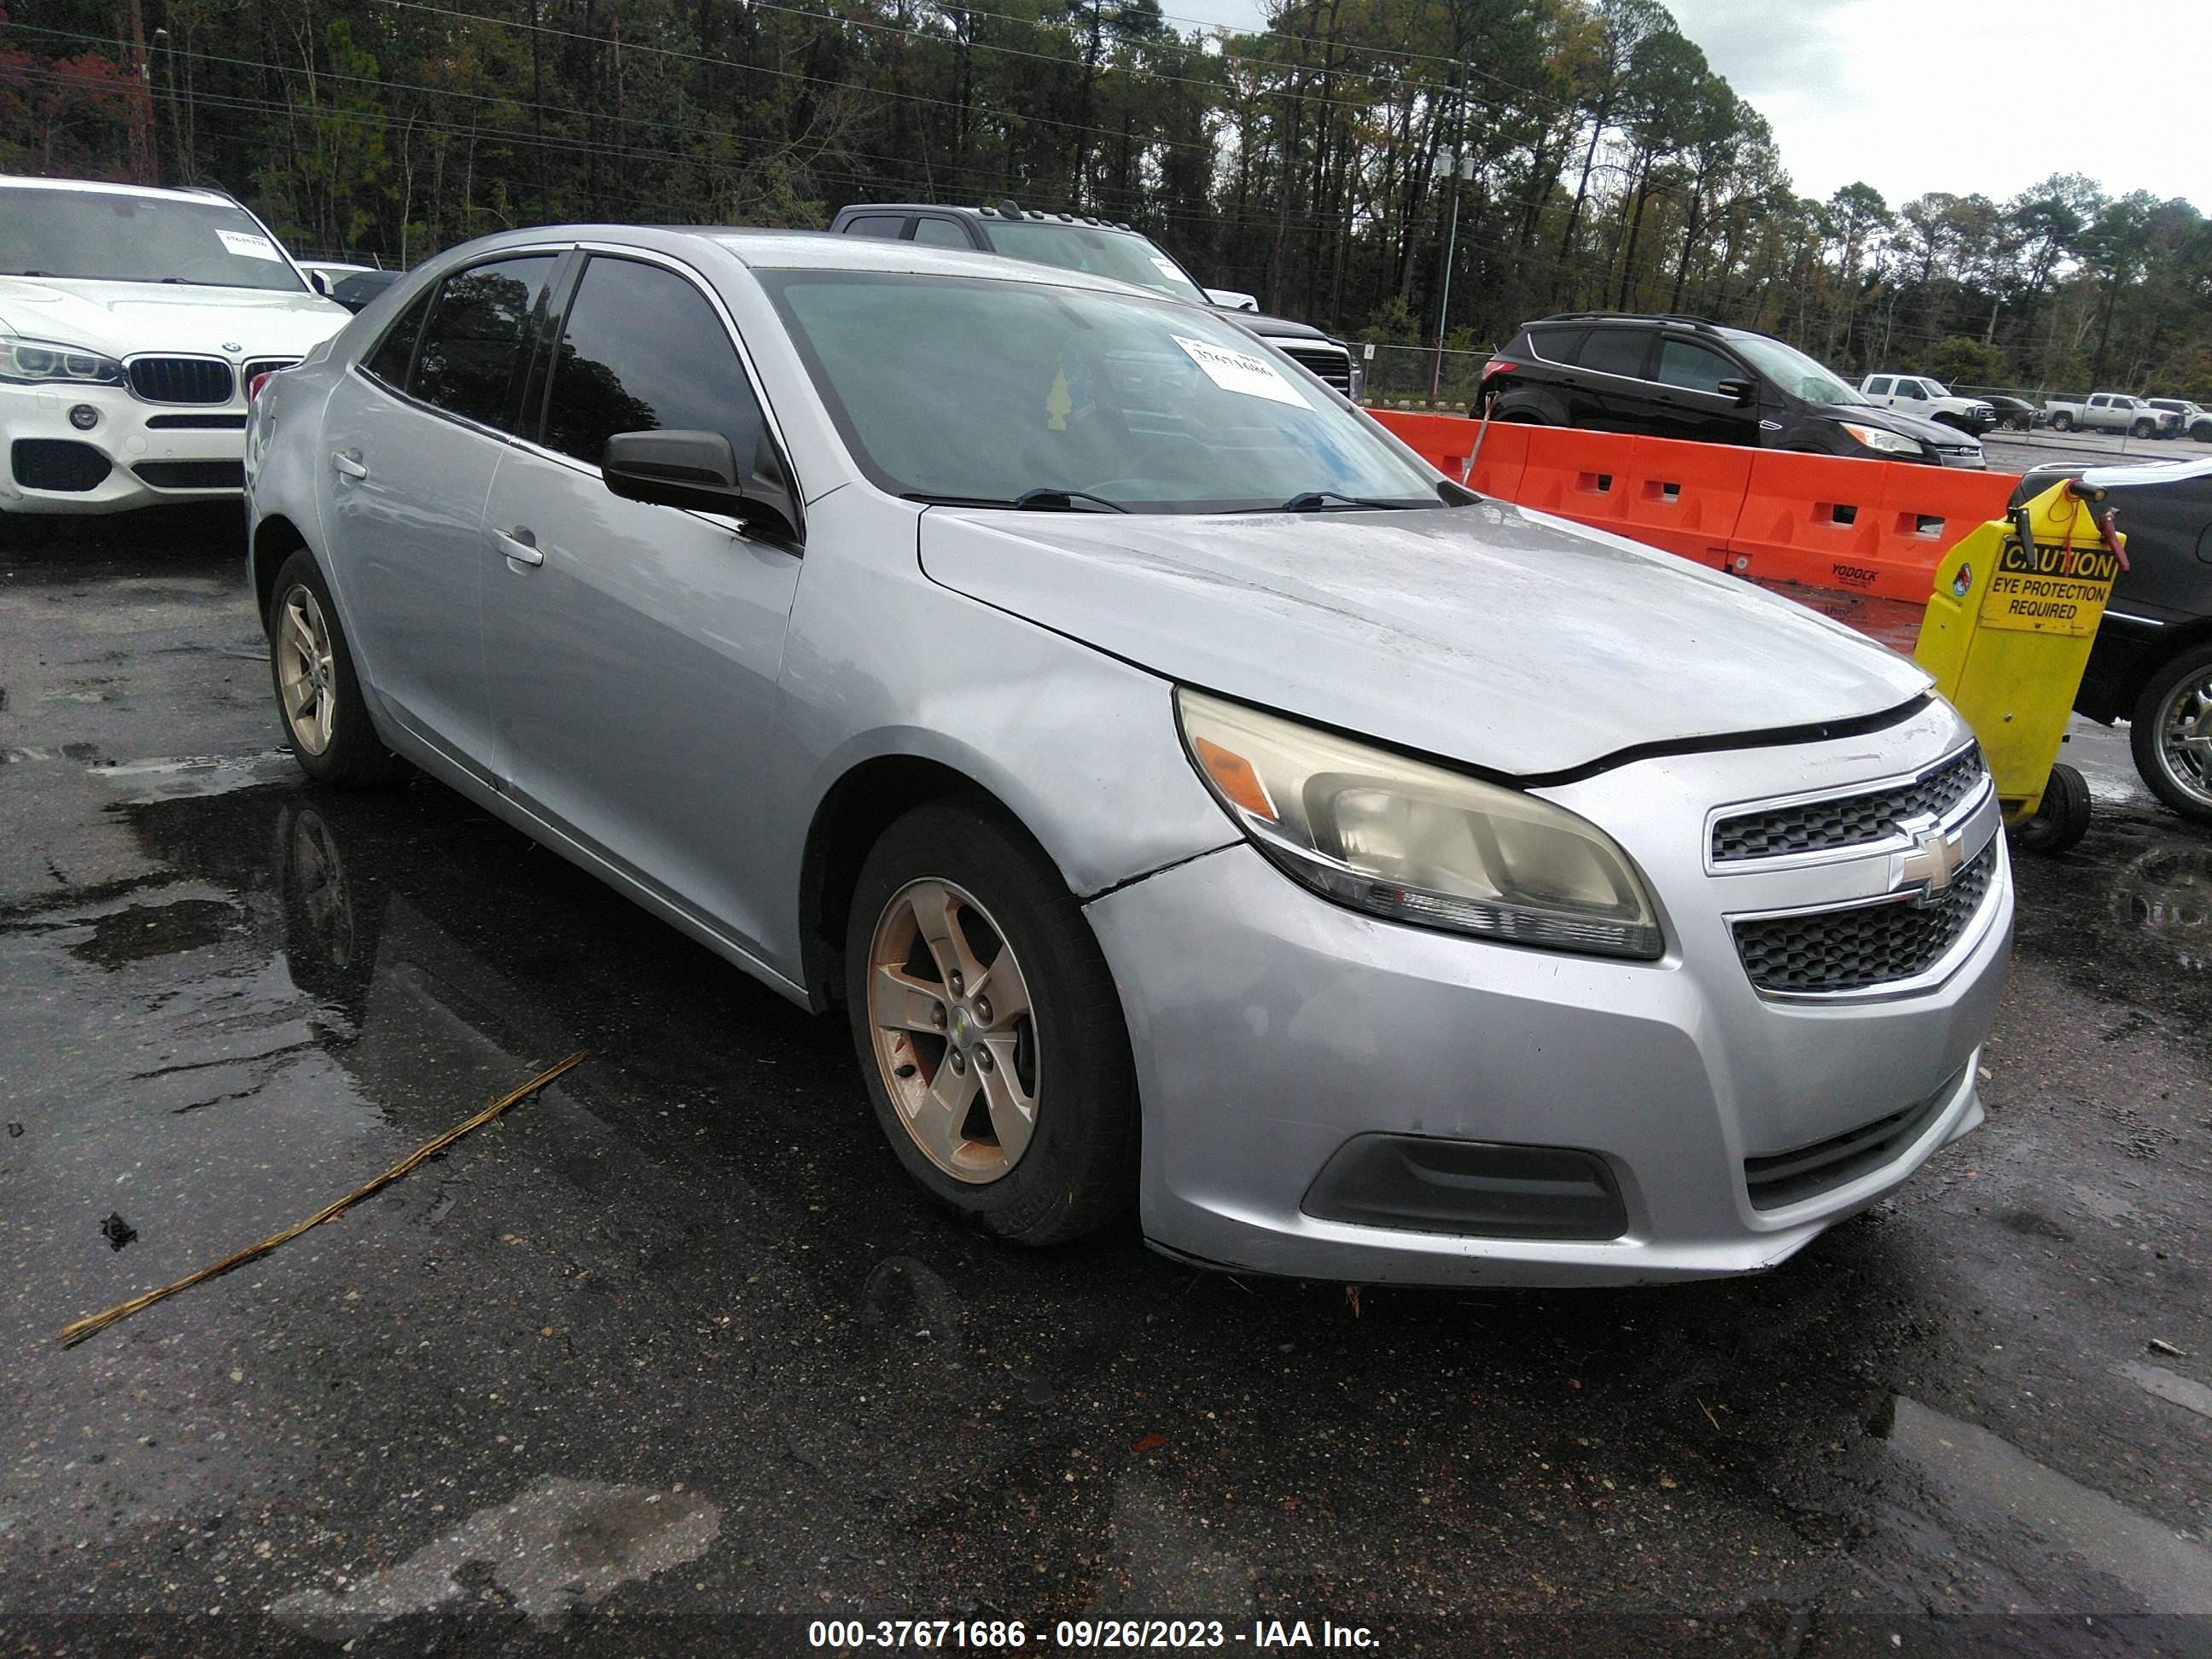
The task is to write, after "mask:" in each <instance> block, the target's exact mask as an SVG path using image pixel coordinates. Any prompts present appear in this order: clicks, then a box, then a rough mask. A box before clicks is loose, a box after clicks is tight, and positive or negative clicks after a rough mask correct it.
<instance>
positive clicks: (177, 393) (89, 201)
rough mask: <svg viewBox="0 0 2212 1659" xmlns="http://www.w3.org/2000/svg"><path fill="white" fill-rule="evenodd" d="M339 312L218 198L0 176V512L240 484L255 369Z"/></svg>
mask: <svg viewBox="0 0 2212 1659" xmlns="http://www.w3.org/2000/svg"><path fill="white" fill-rule="evenodd" d="M348 320H349V313H347V312H346V310H345V308H344V307H342V306H339V305H337V304H334V303H333V302H331V301H329V300H326V299H324V298H323V297H322V296H321V295H318V294H316V293H314V292H313V290H312V289H309V288H308V286H307V283H306V282H305V281H304V280H303V279H302V278H301V275H300V272H299V270H298V269H297V268H296V267H295V265H294V264H293V263H292V261H291V259H290V258H289V256H288V255H287V254H286V253H285V252H284V250H283V248H282V247H281V246H278V245H277V242H276V238H275V237H273V236H271V235H270V234H269V230H268V228H267V227H266V226H264V224H262V222H260V221H259V220H258V219H256V218H255V217H254V216H252V214H250V213H248V212H247V211H246V210H245V209H244V208H242V207H240V205H239V204H237V203H236V202H234V201H233V200H232V199H231V198H230V197H227V196H224V195H222V194H221V193H220V192H218V191H204V190H147V189H141V188H137V187H135V186H131V185H96V184H80V183H77V182H76V181H74V180H64V179H16V178H0V514H7V515H13V514H15V513H116V512H120V511H122V510H123V509H125V508H126V507H143V506H146V505H149V503H152V502H155V501H179V500H186V501H189V500H196V499H208V498H216V499H220V498H221V497H222V496H223V495H238V494H239V493H240V491H241V489H243V488H244V474H243V470H242V461H241V458H242V456H243V454H244V451H245V442H246V440H245V429H246V398H247V394H248V392H249V389H250V387H251V386H252V381H253V378H254V377H255V376H256V375H257V374H261V373H263V372H264V371H265V370H268V369H273V368H286V367H289V365H291V364H293V363H295V362H299V360H300V359H301V358H302V357H304V356H307V353H308V352H309V351H310V350H311V349H313V348H314V347H315V346H316V345H318V344H319V343H321V342H323V341H324V340H326V339H328V338H329V337H331V335H333V334H335V333H337V331H338V330H340V329H341V328H343V327H344V326H345V325H346V323H347V322H348Z"/></svg>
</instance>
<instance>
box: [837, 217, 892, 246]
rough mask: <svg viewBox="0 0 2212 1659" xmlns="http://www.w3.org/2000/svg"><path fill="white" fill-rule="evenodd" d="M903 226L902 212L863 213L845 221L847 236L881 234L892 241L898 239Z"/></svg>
mask: <svg viewBox="0 0 2212 1659" xmlns="http://www.w3.org/2000/svg"><path fill="white" fill-rule="evenodd" d="M905 228H906V216H905V215H904V214H902V213H864V214H862V215H861V216H860V217H859V218H857V219H848V220H847V221H846V222H845V234H846V235H848V236H881V237H883V238H884V240H888V241H893V242H896V240H898V239H899V233H900V232H902V231H903V230H904V229H905Z"/></svg>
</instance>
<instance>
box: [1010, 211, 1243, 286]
mask: <svg viewBox="0 0 2212 1659" xmlns="http://www.w3.org/2000/svg"><path fill="white" fill-rule="evenodd" d="M987 229H988V231H989V233H990V237H991V247H992V250H993V251H994V252H999V253H1004V254H1006V255H1007V256H1008V257H1009V258H1016V259H1027V260H1028V261H1030V264H1039V265H1058V266H1059V267H1060V269H1061V270H1087V271H1089V272H1090V273H1091V275H1092V276H1111V277H1112V278H1113V279H1114V280H1115V282H1117V283H1135V284H1136V285H1137V286H1138V287H1139V288H1148V289H1152V292H1153V293H1155V294H1164V295H1167V296H1168V297H1169V298H1170V299H1171V300H1187V301H1189V302H1190V303H1191V304H1192V305H1194V306H1202V305H1204V304H1206V295H1204V294H1202V293H1201V292H1200V290H1199V287H1198V284H1197V283H1194V282H1192V281H1191V280H1190V278H1189V277H1188V276H1186V275H1184V273H1183V268H1182V266H1181V265H1179V264H1176V262H1175V261H1174V260H1172V259H1170V258H1168V256H1167V255H1166V254H1164V253H1163V252H1160V250H1159V248H1158V246H1157V245H1156V244H1155V243H1153V242H1152V240H1150V239H1149V238H1147V237H1144V236H1139V235H1137V234H1134V233H1133V232H1131V231H1127V230H1094V229H1092V228H1091V227H1090V226H1089V225H1069V224H1054V223H1053V222H1050V221H1049V220H1043V219H1039V220H1024V221H1021V222H1001V221H1000V220H996V219H994V220H992V221H991V222H989V224H988V226H987Z"/></svg>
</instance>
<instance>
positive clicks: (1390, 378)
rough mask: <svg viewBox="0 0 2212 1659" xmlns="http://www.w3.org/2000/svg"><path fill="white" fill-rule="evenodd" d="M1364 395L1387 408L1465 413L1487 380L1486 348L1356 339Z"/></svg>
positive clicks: (1355, 352)
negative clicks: (1454, 348) (1446, 348)
mask: <svg viewBox="0 0 2212 1659" xmlns="http://www.w3.org/2000/svg"><path fill="white" fill-rule="evenodd" d="M1352 356H1354V357H1357V358H1358V359H1360V370H1361V381H1360V392H1359V396H1360V400H1361V401H1362V402H1363V403H1369V404H1376V405H1378V406H1380V407H1382V408H1385V409H1436V410H1450V411H1454V412H1456V413H1459V414H1465V413H1466V412H1467V410H1468V408H1469V407H1470V406H1472V404H1474V399H1475V398H1476V396H1477V395H1478V392H1479V389H1480V386H1481V385H1482V368H1483V365H1484V364H1485V363H1487V362H1489V361H1490V354H1489V353H1488V352H1486V351H1443V352H1439V351H1438V350H1437V349H1436V348H1435V347H1434V346H1404V345H1374V344H1364V343H1360V342H1358V341H1355V342H1353V343H1352Z"/></svg>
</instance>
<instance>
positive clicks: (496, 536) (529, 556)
mask: <svg viewBox="0 0 2212 1659" xmlns="http://www.w3.org/2000/svg"><path fill="white" fill-rule="evenodd" d="M491 538H492V540H494V541H495V542H497V543H498V544H499V550H500V551H501V552H502V553H504V554H506V555H507V562H508V563H509V564H529V565H538V564H544V562H545V550H544V549H543V548H541V547H539V546H538V535H537V532H534V531H532V529H530V528H529V526H526V525H517V526H514V528H513V530H495V531H493V532H491Z"/></svg>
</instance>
